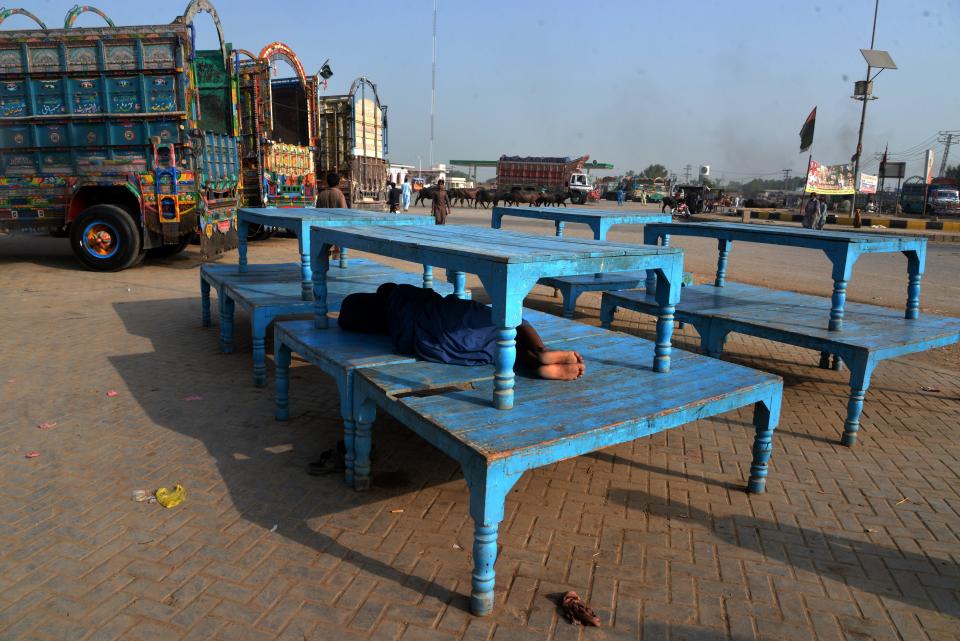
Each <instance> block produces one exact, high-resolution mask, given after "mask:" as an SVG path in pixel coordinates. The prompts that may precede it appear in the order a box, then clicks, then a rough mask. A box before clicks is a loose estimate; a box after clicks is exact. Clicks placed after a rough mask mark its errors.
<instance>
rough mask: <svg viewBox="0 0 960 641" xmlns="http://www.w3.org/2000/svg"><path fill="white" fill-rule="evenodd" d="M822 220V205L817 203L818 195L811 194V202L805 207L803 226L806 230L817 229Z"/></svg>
mask: <svg viewBox="0 0 960 641" xmlns="http://www.w3.org/2000/svg"><path fill="white" fill-rule="evenodd" d="M819 219H820V203H819V202H817V193H816V192H811V193H810V200H808V201H807V204H806V205H804V207H803V226H804V228H806V229H815V228H816V225H817V221H818V220H819Z"/></svg>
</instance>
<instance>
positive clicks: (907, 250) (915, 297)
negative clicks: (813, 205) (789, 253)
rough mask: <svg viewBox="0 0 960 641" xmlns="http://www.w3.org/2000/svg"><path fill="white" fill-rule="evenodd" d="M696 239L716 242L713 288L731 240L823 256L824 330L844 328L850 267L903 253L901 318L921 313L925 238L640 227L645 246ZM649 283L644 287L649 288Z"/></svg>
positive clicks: (741, 227) (719, 226) (709, 226)
mask: <svg viewBox="0 0 960 641" xmlns="http://www.w3.org/2000/svg"><path fill="white" fill-rule="evenodd" d="M671 235H673V236H698V237H706V238H716V239H717V244H718V260H717V275H716V278H715V280H714V284H715V285H717V286H718V287H720V286H723V284H724V283H725V282H726V272H727V258H728V255H729V252H730V246H731V245H732V243H733V241H735V240H739V241H744V242H750V243H764V244H771V245H783V246H789V247H803V248H807V249H816V250H820V251H822V252H823V253H824V254H825V255H826V257H827V258H828V259H829V260H830V262H831V263H832V265H833V274H832V275H833V296H832V298H831V303H832V304H831V306H830V309H829V310H828V311H829V314H828V315H829V321H828V324H827V327H828V328H829V329H830V330H834V331H836V330H840V329H842V328H843V319H844V310H845V305H846V299H847V285H848V283H849V282H850V277H851V275H852V274H853V266H854V264H855V263H856V262H857V259H858V258H860V256H862V255H864V254H876V253H885V252H887V253H902V254H903V255H904V256H906V258H907V277H908V285H907V304H906V309H905V311H904V317H905V318H909V319H915V318H917V317H918V316H919V312H920V279H921V277H922V276H923V271H924V265H925V263H926V255H927V239H926V238H922V237H919V236H897V235H894V234H873V233H864V232H848V231H832V230H831V231H826V230H816V229H805V228H803V227H781V226H774V225H752V224H749V223H721V222H710V223H677V224H669V225H664V224H652V225H647V226H646V227H644V230H643V239H644V240H643V242H644V243H646V244H650V245H655V244H657V241H658V240H663V241H665V242H664V244H668V243H669V238H670V236H671ZM653 282H654V281H653V279H652V278H651V279H648V281H647V285H648V288H649V287H652V286H653Z"/></svg>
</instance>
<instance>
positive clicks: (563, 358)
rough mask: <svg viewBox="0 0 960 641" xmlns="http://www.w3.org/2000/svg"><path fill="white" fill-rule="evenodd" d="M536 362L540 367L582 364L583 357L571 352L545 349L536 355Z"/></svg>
mask: <svg viewBox="0 0 960 641" xmlns="http://www.w3.org/2000/svg"><path fill="white" fill-rule="evenodd" d="M537 362H539V363H540V364H541V365H560V364H565V363H582V362H583V357H582V356H580V354H578V353H576V352H575V351H573V350H562V349H545V350H543V351H542V352H538V353H537Z"/></svg>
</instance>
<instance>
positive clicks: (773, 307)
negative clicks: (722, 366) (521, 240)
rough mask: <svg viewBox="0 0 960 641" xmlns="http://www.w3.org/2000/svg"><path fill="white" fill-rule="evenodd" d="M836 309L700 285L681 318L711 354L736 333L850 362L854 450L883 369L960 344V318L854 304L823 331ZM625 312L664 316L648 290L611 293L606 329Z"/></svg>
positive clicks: (825, 303)
mask: <svg viewBox="0 0 960 641" xmlns="http://www.w3.org/2000/svg"><path fill="white" fill-rule="evenodd" d="M676 226H677V227H680V225H676ZM830 305H831V303H830V300H829V299H827V298H824V297H821V296H808V295H806V294H797V293H794V292H784V291H777V290H773V289H767V288H765V287H756V286H753V285H744V284H742V283H727V284H726V285H725V286H724V287H716V286H714V285H697V286H693V287H686V288H684V290H683V299H682V300H681V301H680V303H679V304H678V305H677V309H676V318H677V320H678V321H680V322H684V323H690V324H691V325H693V326H694V328H695V329H696V330H697V333H698V334H699V335H700V345H701V348H702V349H703V351H704V352H706V354H707V355H708V356H714V357H719V356H720V353H721V352H722V351H723V346H724V343H725V341H726V338H727V335H728V334H729V333H730V332H737V333H741V334H747V335H750V336H756V337H759V338H765V339H768V340H772V341H777V342H779V343H785V344H788V345H795V346H797V347H803V348H808V349H815V350H819V351H820V352H821V353H824V352H827V353H831V354H836V355H837V356H838V357H839V358H841V359H843V362H844V363H845V364H846V365H847V367H848V368H849V370H850V396H849V399H848V401H847V415H846V419H845V420H844V426H843V436H842V438H841V441H840V442H841V443H842V444H843V445H848V446H850V445H853V444H854V443H855V442H856V439H857V432H858V431H859V429H860V416H861V414H862V412H863V402H864V397H865V396H866V393H867V389H868V388H869V387H870V377H871V375H872V374H873V370H874V369H875V368H876V366H877V364H878V363H879V362H880V361H882V360H885V359H888V358H895V357H897V356H903V355H905V354H912V353H915V352H921V351H925V350H930V349H935V348H937V347H942V346H944V345H950V344H953V343H956V342H957V341H958V340H960V319H957V318H948V317H944V316H932V315H930V314H924V315H923V316H921V317H919V318H913V319H908V318H904V317H903V314H902V313H901V312H898V311H896V310H892V309H889V308H886V307H879V306H876V305H864V304H861V303H850V304H849V305H848V306H847V311H848V312H849V313H848V315H847V319H846V321H845V323H844V327H843V331H836V330H833V331H832V330H830V329H828V328H825V327H824V326H823V316H824V314H825V313H826V312H827V311H828V310H829V309H830ZM619 307H623V308H626V309H631V310H634V311H638V312H643V313H647V314H656V313H657V312H658V305H657V303H656V300H655V299H654V298H653V296H650V295H648V294H646V293H645V292H644V291H642V290H635V291H629V292H607V293H605V294H604V295H603V300H602V302H601V305H600V322H601V324H602V325H603V326H604V327H609V326H610V324H611V322H612V321H613V316H614V313H615V312H616V310H617V308H619Z"/></svg>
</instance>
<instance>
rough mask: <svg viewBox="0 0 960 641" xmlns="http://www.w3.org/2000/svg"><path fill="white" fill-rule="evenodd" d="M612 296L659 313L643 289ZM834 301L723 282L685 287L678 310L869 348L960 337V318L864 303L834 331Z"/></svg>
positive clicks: (851, 306) (682, 315) (683, 316)
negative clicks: (830, 323) (911, 315)
mask: <svg viewBox="0 0 960 641" xmlns="http://www.w3.org/2000/svg"><path fill="white" fill-rule="evenodd" d="M611 296H613V297H614V298H617V297H623V298H624V299H628V300H633V301H643V302H644V304H645V307H646V308H648V309H649V311H650V313H656V310H657V304H656V302H655V301H654V300H653V298H651V297H649V296H646V295H645V293H644V292H642V291H639V290H635V291H630V292H617V293H616V294H612V295H611ZM830 304H831V303H830V299H829V298H824V297H821V296H810V295H808V294H798V293H796V292H785V291H779V290H775V289H768V288H766V287H758V286H755V285H745V284H743V283H731V282H728V283H727V284H726V285H724V286H723V287H714V286H713V285H695V286H692V287H685V288H684V290H683V297H682V298H681V299H680V303H679V304H678V305H677V309H676V315H677V319H678V320H689V317H690V316H703V317H711V318H722V319H724V320H730V321H734V322H736V323H738V324H739V325H741V328H740V331H742V330H743V328H744V327H757V328H765V329H772V330H776V331H777V332H782V333H784V334H789V335H792V336H796V337H814V338H818V339H822V340H824V341H830V342H831V343H833V344H836V345H849V346H851V347H856V348H863V349H868V350H882V349H891V348H896V347H902V346H907V345H911V344H914V343H926V342H930V341H935V340H937V339H950V338H951V337H952V341H951V342H956V341H957V339H958V338H960V318H951V317H948V316H935V315H932V314H921V315H920V316H919V317H918V318H915V319H907V318H904V315H903V312H902V311H900V310H896V309H890V308H888V307H880V306H878V305H867V304H864V303H847V306H846V315H845V316H844V321H843V330H842V331H831V330H829V329H827V328H826V327H824V325H823V317H824V315H825V314H826V313H827V312H829V311H830Z"/></svg>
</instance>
